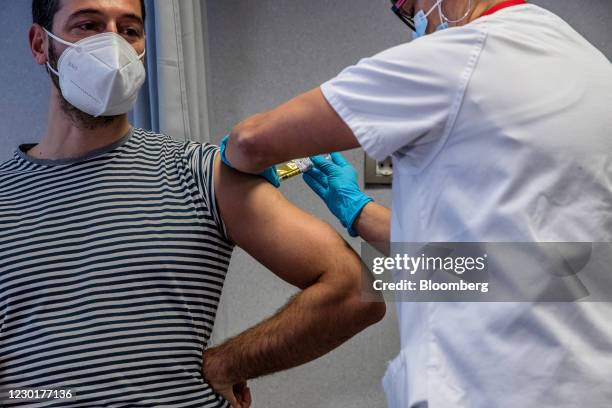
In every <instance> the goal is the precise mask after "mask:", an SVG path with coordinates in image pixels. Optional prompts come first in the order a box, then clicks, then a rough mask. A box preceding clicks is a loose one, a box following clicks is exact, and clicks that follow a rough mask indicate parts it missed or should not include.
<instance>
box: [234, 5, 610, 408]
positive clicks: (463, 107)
mask: <svg viewBox="0 0 612 408" xmlns="http://www.w3.org/2000/svg"><path fill="white" fill-rule="evenodd" d="M587 6H588V5H587V3H584V4H583V5H582V7H587ZM393 10H394V11H395V12H396V14H397V15H398V16H399V17H400V18H401V19H402V21H404V22H405V23H406V24H407V25H408V26H409V27H410V29H411V30H412V33H413V37H414V40H413V41H411V42H409V43H405V44H402V45H399V46H396V47H394V48H391V49H389V50H386V51H383V52H381V53H380V54H378V55H375V56H373V57H371V58H365V59H363V60H361V61H359V63H357V64H356V65H354V66H351V67H348V68H346V69H345V70H344V71H342V72H341V73H340V74H339V75H338V76H337V77H335V78H333V79H331V80H330V81H328V82H326V83H324V84H323V85H321V86H320V87H317V88H315V89H313V90H312V91H310V92H307V93H305V94H303V95H300V96H298V97H296V98H295V99H293V100H291V101H289V102H287V103H285V104H283V105H281V106H279V107H277V108H276V109H274V110H272V111H270V112H267V113H262V114H258V115H255V116H253V117H251V118H248V119H246V120H245V121H243V122H242V123H240V124H238V125H237V126H236V127H235V128H234V129H233V130H232V132H231V134H230V135H229V137H228V138H226V139H225V140H224V143H223V149H224V150H223V154H224V156H223V157H224V160H225V163H226V164H229V165H231V166H232V167H234V168H236V169H239V170H241V171H244V172H249V173H260V172H262V171H263V173H262V175H264V176H266V177H267V178H268V179H269V180H270V181H271V182H273V183H274V184H278V180H276V179H275V178H274V177H273V176H272V175H273V169H272V168H269V166H271V165H273V164H276V163H281V162H284V161H286V160H288V159H293V158H297V157H306V156H312V155H315V154H320V153H326V152H332V151H341V150H347V149H352V148H356V147H362V148H363V149H364V150H365V151H366V153H367V154H368V155H369V156H371V157H372V158H374V159H377V160H383V159H385V158H386V157H388V156H391V157H392V159H393V211H392V212H391V213H390V212H389V211H388V210H387V209H385V208H384V207H382V206H379V205H377V204H375V203H373V202H372V200H371V198H370V197H368V196H366V195H365V194H364V193H362V192H361V191H360V190H359V187H358V183H357V178H356V172H355V170H354V169H353V168H352V167H351V166H350V165H349V164H348V163H346V162H345V161H343V159H342V157H341V156H339V155H334V157H333V161H332V162H326V161H324V160H323V159H320V158H318V159H315V160H316V163H317V165H318V167H317V169H316V170H314V171H311V172H309V173H308V175H306V176H305V180H306V182H307V183H308V184H309V185H310V186H311V187H313V189H314V190H315V191H316V192H317V193H318V194H319V195H320V196H321V197H322V198H323V199H324V200H325V201H326V203H327V205H328V207H329V208H330V209H331V211H333V213H334V214H335V215H336V216H337V217H338V218H339V220H340V221H341V223H342V224H343V225H344V226H345V227H346V228H347V229H348V230H349V232H350V233H351V234H352V235H356V234H359V235H361V237H363V238H364V239H366V240H370V241H379V240H386V241H389V239H390V240H391V241H392V242H435V241H441V242H445V241H460V242H490V241H520V242H557V241H560V242H574V241H587V242H592V241H601V242H610V241H612V156H611V153H612V133H611V132H612V114H611V113H612V112H611V109H610V108H611V106H612V105H611V102H610V101H611V95H612V66H611V65H610V61H609V60H608V59H607V58H606V57H605V56H604V55H603V54H602V53H601V52H599V51H598V50H597V49H596V48H595V47H594V46H593V45H592V44H590V43H589V42H588V41H587V40H585V39H584V38H583V37H582V36H581V35H580V34H579V33H577V32H576V31H575V30H574V29H573V28H572V27H571V26H570V25H569V24H567V23H566V22H565V21H563V19H561V18H560V17H558V16H557V15H555V14H553V13H551V12H550V11H547V10H545V9H543V8H541V7H538V6H536V5H533V4H528V3H526V2H525V1H522V0H511V1H484V0H471V1H470V0H445V1H442V0H416V1H415V0H400V1H397V2H396V3H394V4H393ZM389 228H390V231H389ZM397 312H398V318H399V324H400V333H401V351H400V352H399V354H398V356H397V357H396V358H395V359H394V360H393V361H392V362H391V363H390V364H389V367H388V370H387V372H386V374H385V376H384V379H383V386H384V389H385V391H386V395H387V398H388V402H389V406H390V407H393V408H410V407H426V406H428V407H429V408H463V407H474V408H491V407H496V408H516V407H539V408H552V407H554V408H574V407H609V406H611V404H612V402H611V401H612V386H611V384H612V383H611V380H610V379H611V378H612V319H611V316H612V306H611V305H610V303H589V302H581V303H398V304H397Z"/></svg>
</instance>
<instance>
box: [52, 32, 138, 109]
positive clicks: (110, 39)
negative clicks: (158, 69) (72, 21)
mask: <svg viewBox="0 0 612 408" xmlns="http://www.w3.org/2000/svg"><path fill="white" fill-rule="evenodd" d="M45 31H46V32H47V34H48V35H49V36H50V37H51V38H53V39H55V40H56V41H58V42H60V43H62V44H65V45H67V46H68V47H69V48H67V49H66V50H65V51H64V52H63V53H62V55H61V56H60V58H59V60H58V63H57V67H58V71H59V72H58V71H55V70H54V69H53V68H52V67H51V65H50V64H49V63H48V62H47V67H49V69H50V70H51V72H53V73H54V74H55V75H57V76H58V77H59V80H60V89H61V91H62V95H63V96H64V98H65V99H66V100H67V101H68V102H70V104H72V105H73V106H74V107H76V108H77V109H79V110H81V111H83V112H85V113H88V114H90V115H92V116H94V117H99V116H116V115H122V114H124V113H127V112H129V111H130V109H132V107H133V106H134V103H135V102H136V98H137V97H138V91H139V90H140V88H141V87H142V85H143V83H144V81H145V78H146V72H145V69H144V65H143V63H142V61H140V59H141V58H142V57H143V56H144V55H145V53H144V52H143V53H142V54H141V55H138V54H136V50H134V47H132V45H131V44H130V43H128V42H127V41H126V40H125V39H124V38H123V37H122V36H120V35H119V34H116V33H114V32H107V33H101V34H96V35H93V36H91V37H87V38H84V39H82V40H80V41H78V42H76V43H70V42H68V41H64V40H62V39H61V38H58V37H56V36H55V35H53V34H51V33H50V32H49V31H47V30H45Z"/></svg>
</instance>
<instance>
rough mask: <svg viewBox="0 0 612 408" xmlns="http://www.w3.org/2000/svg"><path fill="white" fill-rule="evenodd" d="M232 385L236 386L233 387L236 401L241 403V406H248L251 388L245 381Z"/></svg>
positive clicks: (250, 399)
mask: <svg viewBox="0 0 612 408" xmlns="http://www.w3.org/2000/svg"><path fill="white" fill-rule="evenodd" d="M234 387H236V388H235V389H234V393H235V394H236V397H237V398H238V401H239V402H240V403H241V404H242V407H243V408H249V407H250V406H251V403H252V398H251V390H250V389H249V387H248V386H247V383H246V382H243V383H240V384H237V385H236V386H234Z"/></svg>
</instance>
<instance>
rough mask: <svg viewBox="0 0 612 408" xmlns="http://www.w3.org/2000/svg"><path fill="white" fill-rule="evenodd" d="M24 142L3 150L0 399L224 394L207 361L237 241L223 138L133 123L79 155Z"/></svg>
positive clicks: (153, 399) (161, 399) (161, 402)
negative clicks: (52, 156)
mask: <svg viewBox="0 0 612 408" xmlns="http://www.w3.org/2000/svg"><path fill="white" fill-rule="evenodd" d="M31 147H32V145H21V146H19V149H18V150H17V151H15V154H14V156H13V158H12V159H11V160H9V161H6V162H4V163H2V164H0V391H2V395H1V397H0V398H2V399H1V400H0V406H2V407H17V406H20V407H92V408H93V407H116V408H119V407H125V408H127V407H173V408H178V407H207V408H208V407H210V408H213V407H215V408H218V407H227V406H228V404H227V402H226V401H225V400H224V399H222V398H221V397H220V396H218V395H216V394H215V393H214V392H213V391H212V389H211V388H210V387H209V386H208V385H207V384H206V383H205V381H204V380H203V378H202V374H201V363H202V352H203V350H204V349H205V348H206V346H207V343H208V340H209V338H210V335H211V331H212V327H213V323H214V320H215V313H216V311H217V306H218V303H219V298H220V295H221V289H222V287H223V282H224V279H225V275H226V272H227V268H228V266H229V260H230V256H231V254H232V249H233V244H232V243H231V242H230V241H228V239H227V236H226V233H225V228H224V225H223V222H222V220H221V217H220V215H219V210H218V208H217V205H216V202H215V193H214V189H213V163H214V156H215V153H216V152H217V151H218V148H217V147H216V146H213V145H209V144H201V143H197V142H179V141H176V140H173V139H171V138H170V137H168V136H165V135H160V134H155V133H151V132H147V131H144V130H140V129H132V130H131V131H130V133H129V134H128V135H126V136H125V137H123V138H122V139H121V140H119V141H117V142H116V143H114V144H113V145H111V146H108V147H106V148H103V149H99V150H97V151H94V152H91V153H90V154H88V155H87V156H85V157H81V158H79V159H75V160H55V161H53V160H52V161H50V160H39V159H35V158H32V157H30V156H28V155H27V154H26V153H25V152H26V151H27V150H28V149H29V148H31ZM15 389H29V390H45V389H51V390H71V393H72V396H73V397H72V399H70V400H68V399H63V400H57V399H56V400H52V399H45V400H41V399H39V400H36V401H35V402H28V401H24V400H16V399H12V400H11V399H8V396H9V395H8V391H9V390H15Z"/></svg>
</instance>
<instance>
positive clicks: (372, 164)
mask: <svg viewBox="0 0 612 408" xmlns="http://www.w3.org/2000/svg"><path fill="white" fill-rule="evenodd" d="M364 163H365V165H364V176H365V177H364V179H365V184H366V186H368V185H381V184H382V185H390V184H391V183H392V180H393V161H392V160H391V158H390V157H389V158H387V159H385V160H383V161H381V162H377V161H376V160H373V159H371V158H369V157H368V156H367V155H365V160H364Z"/></svg>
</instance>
